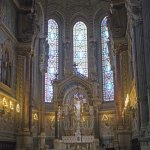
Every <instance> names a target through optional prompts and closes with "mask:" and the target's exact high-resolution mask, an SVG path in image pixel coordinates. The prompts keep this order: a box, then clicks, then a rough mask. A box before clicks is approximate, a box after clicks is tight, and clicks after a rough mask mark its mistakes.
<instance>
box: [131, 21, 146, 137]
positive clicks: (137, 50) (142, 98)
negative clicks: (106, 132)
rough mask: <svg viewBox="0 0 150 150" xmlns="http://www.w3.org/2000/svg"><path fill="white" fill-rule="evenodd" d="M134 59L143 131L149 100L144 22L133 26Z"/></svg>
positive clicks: (136, 22) (137, 22)
mask: <svg viewBox="0 0 150 150" xmlns="http://www.w3.org/2000/svg"><path fill="white" fill-rule="evenodd" d="M133 42H134V45H133V57H134V63H135V64H134V68H135V71H134V74H135V80H136V89H137V98H138V103H139V109H140V120H141V126H140V127H141V131H142V132H143V130H145V129H146V126H147V123H148V118H149V117H148V116H149V115H148V114H149V111H148V99H147V92H146V68H145V56H144V53H143V49H144V41H143V22H142V20H137V21H135V23H134V25H133ZM141 134H143V133H141Z"/></svg>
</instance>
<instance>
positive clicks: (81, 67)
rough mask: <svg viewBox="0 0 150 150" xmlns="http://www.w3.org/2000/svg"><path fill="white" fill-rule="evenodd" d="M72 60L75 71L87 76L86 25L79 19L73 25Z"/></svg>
mask: <svg viewBox="0 0 150 150" xmlns="http://www.w3.org/2000/svg"><path fill="white" fill-rule="evenodd" d="M73 62H74V63H75V64H76V69H77V72H78V73H80V74H82V75H84V76H86V77H88V56H87V27H86V25H85V24H84V23H83V22H81V21H79V22H77V23H76V24H75V25H74V27H73Z"/></svg>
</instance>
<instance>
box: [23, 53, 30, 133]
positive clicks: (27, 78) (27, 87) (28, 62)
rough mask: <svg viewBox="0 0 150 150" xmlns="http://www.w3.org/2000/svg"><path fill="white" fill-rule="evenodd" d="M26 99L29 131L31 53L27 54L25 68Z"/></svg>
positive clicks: (26, 116) (25, 128) (25, 122)
mask: <svg viewBox="0 0 150 150" xmlns="http://www.w3.org/2000/svg"><path fill="white" fill-rule="evenodd" d="M25 74H26V75H25V99H24V125H23V128H24V131H26V132H29V104H30V102H29V101H30V54H29V53H28V54H27V56H26V69H25Z"/></svg>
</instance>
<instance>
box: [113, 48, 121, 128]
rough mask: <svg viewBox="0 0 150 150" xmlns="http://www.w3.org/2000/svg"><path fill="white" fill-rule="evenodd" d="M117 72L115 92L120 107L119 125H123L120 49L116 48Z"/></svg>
mask: <svg viewBox="0 0 150 150" xmlns="http://www.w3.org/2000/svg"><path fill="white" fill-rule="evenodd" d="M115 57H116V74H115V83H116V89H115V92H116V93H115V94H116V98H117V104H118V105H117V107H118V109H117V110H118V125H119V126H121V125H122V97H121V74H120V49H118V50H116V55H115Z"/></svg>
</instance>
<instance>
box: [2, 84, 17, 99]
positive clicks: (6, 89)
mask: <svg viewBox="0 0 150 150" xmlns="http://www.w3.org/2000/svg"><path fill="white" fill-rule="evenodd" d="M0 93H1V94H4V95H7V97H11V99H13V98H14V97H15V92H14V91H13V90H12V89H11V88H10V87H8V86H7V85H5V84H3V83H2V82H0Z"/></svg>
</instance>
